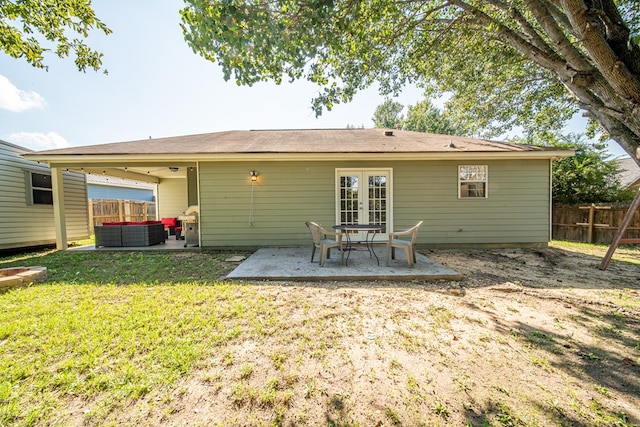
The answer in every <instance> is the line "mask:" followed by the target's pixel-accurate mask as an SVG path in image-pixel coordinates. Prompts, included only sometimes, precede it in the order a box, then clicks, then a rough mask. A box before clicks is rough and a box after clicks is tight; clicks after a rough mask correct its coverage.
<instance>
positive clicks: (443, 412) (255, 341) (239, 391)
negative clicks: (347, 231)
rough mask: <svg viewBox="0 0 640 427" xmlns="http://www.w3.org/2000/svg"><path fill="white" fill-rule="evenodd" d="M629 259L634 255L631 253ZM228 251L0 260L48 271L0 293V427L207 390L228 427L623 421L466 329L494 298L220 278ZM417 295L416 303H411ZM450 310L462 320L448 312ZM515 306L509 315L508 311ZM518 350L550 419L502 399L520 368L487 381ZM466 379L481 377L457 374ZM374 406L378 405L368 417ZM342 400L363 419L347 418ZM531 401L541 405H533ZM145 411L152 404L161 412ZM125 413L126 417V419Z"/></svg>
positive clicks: (105, 419)
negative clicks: (376, 330) (376, 327)
mask: <svg viewBox="0 0 640 427" xmlns="http://www.w3.org/2000/svg"><path fill="white" fill-rule="evenodd" d="M555 245H558V243H555ZM567 250H572V251H573V250H576V251H578V250H580V248H579V247H574V246H567ZM597 250H599V251H602V248H599V249H597ZM632 253H633V254H635V255H634V257H635V258H636V260H637V254H638V252H637V251H632ZM234 254H236V253H233V254H232V253H220V252H207V251H202V252H70V251H67V252H57V251H43V252H37V253H32V254H24V255H15V256H10V257H5V258H0V268H7V267H16V266H31V265H42V266H45V267H47V268H48V280H47V282H46V283H42V284H38V285H35V286H28V287H24V288H19V289H16V290H13V291H10V292H6V293H4V294H0V426H2V427H4V426H45V425H46V426H49V425H53V426H58V425H65V426H66V425H100V426H102V425H123V424H130V425H138V424H139V422H140V420H144V419H145V416H144V411H143V410H142V409H140V407H139V405H146V406H145V407H146V408H147V410H148V411H149V413H153V414H155V417H156V418H154V419H153V420H151V421H148V422H147V423H148V425H153V424H154V423H155V422H159V423H163V422H164V423H168V424H167V425H173V422H172V421H171V418H170V416H171V415H172V414H175V413H176V412H177V411H182V413H184V412H186V413H188V412H189V410H190V408H191V407H190V406H187V408H186V409H185V405H187V404H186V403H183V399H184V400H186V401H188V393H187V391H188V390H191V389H190V388H189V387H187V386H185V385H184V384H185V383H184V381H187V382H189V381H192V382H195V383H197V384H200V386H206V387H208V389H207V390H208V391H207V392H206V393H205V395H213V396H217V398H218V399H220V401H221V402H222V401H224V402H225V405H226V406H225V407H226V408H227V410H228V411H229V412H227V413H225V414H226V415H225V417H226V418H224V419H225V420H226V421H227V422H228V423H230V424H233V425H288V424H287V423H291V424H305V420H306V421H307V422H308V421H309V419H311V420H315V421H316V422H317V421H318V420H325V421H326V423H324V424H325V425H345V426H346V425H351V426H354V425H374V424H375V422H374V420H379V419H383V420H384V423H383V424H379V425H400V424H402V423H403V422H404V424H408V425H415V424H414V422H416V423H417V422H418V421H416V420H422V419H424V417H425V414H428V416H429V417H430V418H429V419H430V420H431V423H430V424H429V425H443V426H444V425H448V424H449V423H450V422H453V420H454V419H455V420H457V421H460V420H464V419H465V417H466V419H467V420H470V419H474V418H473V417H472V415H473V411H476V412H478V413H480V412H479V410H478V409H477V408H479V407H481V408H482V410H483V411H484V415H482V416H481V417H483V418H477V419H479V420H480V421H478V423H475V422H474V423H471V422H469V421H467V423H468V425H483V426H485V425H486V426H490V425H495V426H500V425H504V426H507V425H531V426H535V425H558V426H560V425H570V424H571V423H570V420H572V419H573V418H572V417H575V419H576V420H582V421H580V422H583V421H584V420H586V421H584V422H586V423H587V424H581V425H589V420H590V421H593V422H598V423H599V425H611V426H614V425H615V426H618V425H619V426H631V425H633V424H628V423H627V422H626V421H625V420H626V418H624V417H623V416H624V414H622V415H618V414H616V413H615V411H614V409H611V408H614V406H612V405H614V404H615V400H614V399H613V398H612V397H610V395H611V393H613V391H611V390H610V389H609V388H607V387H606V386H604V385H600V384H596V385H595V386H594V385H593V380H589V379H588V378H587V379H586V380H584V382H580V383H577V382H574V381H573V380H570V378H571V377H570V376H565V375H564V374H563V375H559V374H558V373H559V372H561V369H560V368H554V367H552V366H551V365H550V362H549V361H548V359H549V358H550V357H551V356H549V355H548V354H546V353H538V352H541V351H542V350H539V349H537V348H535V349H532V348H531V346H530V344H529V343H528V342H526V341H524V340H520V339H518V334H516V333H514V331H513V330H509V329H505V330H503V331H495V330H493V329H491V328H490V326H491V324H490V322H488V321H487V320H479V319H480V316H481V315H482V311H478V308H479V307H480V308H481V307H484V306H485V304H487V305H486V307H489V309H491V306H492V305H491V304H493V303H494V302H495V301H494V302H491V301H489V302H486V300H484V299H483V297H482V298H481V297H477V299H475V300H474V299H473V298H476V297H474V296H473V295H470V296H468V297H467V299H466V300H463V299H459V298H457V297H451V296H450V295H449V296H447V295H444V296H442V295H440V293H438V292H437V288H438V286H435V289H436V291H435V292H434V290H433V289H434V288H429V289H428V288H426V287H425V288H420V287H418V288H416V289H414V288H412V287H411V286H398V287H388V288H385V289H380V290H376V289H374V288H371V289H367V284H358V285H357V288H353V289H350V288H349V287H345V288H342V289H341V288H338V291H335V290H334V289H335V287H331V286H325V287H322V288H320V287H319V288H317V289H314V288H313V287H311V286H306V287H305V286H279V285H277V284H276V285H272V286H258V285H255V284H241V283H240V284H238V283H236V284H231V283H225V282H224V280H222V278H223V277H224V275H225V274H226V273H228V272H229V271H231V270H232V269H233V268H235V266H236V264H235V263H231V262H226V261H225V259H226V258H228V257H229V256H230V255H234ZM243 255H248V253H244V254H243ZM416 292H417V293H416ZM633 292H635V291H630V290H626V291H624V293H625V295H627V294H628V297H629V298H634V296H635V295H637V293H635V294H634V293H633ZM479 295H480V294H479ZM611 295H613V294H611ZM508 297H509V298H510V299H511V298H512V297H511V296H510V295H509V296H508ZM394 298H398V301H395V302H394ZM607 298H609V297H608V296H607ZM417 299H422V300H423V301H424V302H422V303H421V304H422V305H421V306H416V307H414V308H410V307H409V306H410V305H411V304H414V303H415V304H417V303H418V302H419V301H417ZM464 301H468V302H467V303H466V304H465V303H464ZM513 304H516V302H514V303H513ZM523 304H524V302H523ZM531 304H534V303H531ZM422 307H425V308H424V309H422ZM463 309H465V310H474V311H471V312H470V313H472V314H466V315H463V314H461V313H462V311H461V310H463ZM522 309H523V308H522V307H520V308H515V307H511V306H510V308H509V310H510V311H511V312H512V313H511V314H513V312H517V310H522ZM563 310H565V311H566V309H564V308H563ZM569 315H571V316H569ZM558 316H564V317H562V318H563V319H564V320H563V321H565V322H575V321H576V320H575V319H582V318H581V317H578V316H577V315H575V314H573V313H566V314H565V315H560V314H559V315H558ZM565 317H566V319H565ZM599 318H600V317H598V319H599ZM616 319H618V318H617V317H616ZM580 321H581V320H580ZM617 321H618V320H617ZM371 322H382V324H384V325H387V326H388V328H382V329H380V330H381V331H386V332H385V333H386V334H387V335H388V336H389V337H388V338H384V339H383V338H382V337H375V336H374V338H373V341H372V340H371V338H370V337H369V335H370V334H369V333H368V332H369V331H370V330H369V328H370V323H371ZM558 322H560V321H559V320H558ZM621 322H622V320H620V321H619V322H618V323H620V324H623V323H624V322H622V323H621ZM618 323H616V325H617V324H618ZM454 325H455V326H454ZM471 327H473V328H482V331H483V332H481V333H480V332H479V333H478V335H477V339H475V340H474V341H473V342H471V341H470V342H469V343H468V344H466V341H465V346H467V345H468V346H469V347H468V348H466V347H460V348H458V349H456V348H454V347H453V344H452V343H459V344H455V345H462V341H463V340H464V338H465V335H464V333H463V335H462V336H461V337H462V338H460V339H458V337H457V336H456V337H454V338H453V339H454V340H456V341H451V340H452V338H451V337H452V334H454V333H455V334H460V332H454V331H456V330H458V331H461V330H467V329H468V332H467V333H466V335H467V336H468V337H470V336H471V329H470V328H471ZM612 330H613V329H612ZM618 330H619V328H618V329H615V330H613V332H616V334H618V333H619V332H618ZM606 332H607V333H608V334H609V335H611V334H613V332H611V331H609V329H607V331H606ZM609 335H608V336H609ZM531 336H534V335H531ZM537 336H538V335H535V336H534V337H537ZM540 336H544V337H547V336H549V335H548V334H542V335H540ZM363 337H364V338H363ZM616 337H617V335H616ZM622 339H624V340H626V341H624V340H623V341H624V345H625V346H626V347H625V348H631V349H632V350H629V351H631V352H633V351H636V350H638V349H640V347H639V346H638V344H637V342H636V341H633V339H634V336H633V335H629V336H627V335H624V336H622ZM627 341H628V342H627ZM489 343H492V344H491V345H490V346H489V345H488V344H489ZM502 344H505V345H503V346H502V347H500V353H495V354H494V353H493V351H494V347H496V346H500V345H502ZM375 346H378V347H375ZM516 346H517V347H516ZM634 346H636V347H635V350H634ZM375 348H379V349H378V350H373V349H375ZM514 348H516V350H514ZM251 349H254V350H253V352H252V350H251ZM543 350H544V349H543ZM561 350H562V348H561ZM354 351H355V353H354ZM534 351H535V352H536V353H534ZM459 352H463V353H465V352H468V353H469V356H468V357H469V361H465V362H464V364H462V363H461V362H460V359H459V354H458V353H459ZM505 352H507V353H505ZM509 352H512V353H509ZM525 353H526V354H529V353H531V356H530V357H531V360H534V361H536V363H528V364H525V365H526V369H528V370H529V371H530V373H529V375H531V376H533V377H536V376H539V378H541V379H540V381H542V378H544V377H548V376H550V372H554V375H557V377H558V378H560V379H562V380H563V381H566V384H565V385H564V386H563V387H564V388H562V387H561V388H558V389H557V391H555V389H554V388H553V387H547V388H545V389H544V390H545V391H544V393H547V392H549V393H556V394H554V395H553V396H554V397H553V398H550V399H551V400H549V402H553V405H552V407H553V408H559V409H552V410H551V412H550V413H546V412H545V411H547V409H543V408H541V407H540V408H538V407H537V406H536V405H532V404H529V403H526V399H534V398H535V397H536V395H539V394H540V393H542V392H541V391H539V390H538V391H536V390H537V389H535V388H534V389H532V391H531V396H529V394H528V393H529V392H528V391H522V392H521V393H522V394H518V393H514V392H513V391H509V390H510V389H517V388H518V387H522V390H527V389H528V388H530V387H529V386H528V382H527V381H524V383H523V384H522V385H517V383H515V382H513V379H514V378H517V377H518V375H520V374H518V375H516V376H503V377H502V378H495V379H494V378H492V377H491V376H490V375H491V369H497V368H504V366H503V365H504V363H505V360H507V361H508V360H510V359H511V360H514V361H519V360H520V358H521V357H522V356H523V355H524V354H525ZM561 353H562V351H561ZM568 353H569V355H572V354H573V353H574V352H573V351H571V352H568ZM505 354H508V356H505ZM589 354H591V353H589ZM594 354H595V353H594ZM543 356H544V357H543ZM552 356H553V357H555V356H556V354H553V355H552ZM596 356H597V355H596ZM596 356H594V357H596ZM527 357H529V356H527ZM572 357H573V356H572ZM598 357H600V358H601V359H603V357H602V356H598ZM360 359H362V360H364V362H362V363H364V366H367V365H370V366H369V367H367V368H366V369H365V370H363V371H361V370H358V369H352V368H353V366H359V365H357V364H356V362H352V361H353V360H360ZM426 360H428V361H429V363H426V364H424V365H423V362H424V361H426ZM638 360H640V359H638ZM540 361H542V362H544V363H542V362H540ZM520 362H521V360H520ZM597 362H599V360H596V359H593V360H592V361H591V363H597ZM358 363H360V362H358ZM487 363H489V364H490V366H489V367H486V366H484V365H485V364H487ZM507 363H509V362H507ZM632 363H636V362H633V361H632ZM474 369H475V370H477V375H489V377H488V378H491V379H486V378H485V379H481V378H474V377H473V376H471V377H469V376H468V375H469V374H468V373H470V372H474V371H473V370H474ZM509 369H511V368H509ZM514 369H515V370H517V371H519V370H521V369H524V368H523V366H516V367H514ZM514 372H515V371H514ZM320 373H322V375H320ZM332 375H335V376H336V377H333V376H332ZM194 376H195V377H194ZM194 378H196V379H197V381H195V380H194ZM333 378H336V379H333ZM451 378H453V379H454V382H453V383H452V382H451V381H450V379H451ZM554 378H555V377H554ZM432 381H433V382H434V383H433V384H434V386H433V390H431V389H430V387H431V386H430V384H431V382H432ZM437 381H442V383H438V382H437ZM488 381H495V384H497V385H495V384H494V385H493V386H492V387H493V388H490V389H489V390H490V392H491V395H489V396H483V395H480V394H478V395H476V397H475V400H474V399H472V398H470V397H469V396H471V395H472V393H473V392H474V390H476V389H478V388H480V387H481V386H483V385H484V384H486V383H487V382H488ZM362 382H364V386H363V385H361V383H362ZM435 384H439V385H438V386H435ZM447 387H449V388H451V389H450V390H447V389H446V388H447ZM538 387H540V383H538ZM594 387H595V388H594ZM333 388H335V390H333ZM369 388H371V389H372V391H371V393H374V394H373V395H374V396H378V397H375V398H374V397H371V399H372V401H371V402H369V401H366V400H363V399H360V398H358V397H357V396H356V395H355V393H356V391H354V390H356V389H360V390H368V389H369ZM547 389H548V390H547ZM495 390H498V391H499V392H498V393H496V392H495ZM504 390H506V391H504ZM583 390H588V392H589V393H591V396H596V397H598V396H599V397H598V400H597V401H596V403H597V406H593V405H595V403H592V402H593V401H594V399H593V397H589V396H582V394H581V393H583ZM461 392H462V393H461ZM616 392H617V391H616ZM375 393H378V394H375ZM519 393H520V392H519ZM183 395H186V396H187V397H183ZM221 396H224V398H222V397H221ZM465 396H467V397H465ZM566 396H571V397H570V398H567V397H566ZM619 396H623V395H619ZM563 397H564V398H563ZM461 398H462V399H463V400H461V401H459V399H461ZM293 399H295V402H296V403H295V404H294V403H293ZM393 399H395V400H393ZM464 399H466V400H464ZM557 399H559V400H557ZM373 400H377V401H384V402H386V403H385V404H384V405H385V406H383V407H380V408H376V406H375V405H374V404H373ZM602 401H604V403H602ZM506 402H508V404H507V403H506ZM349 404H352V408H363V409H349V407H350V406H349ZM541 404H543V406H544V407H545V408H546V407H547V404H548V402H541ZM154 405H155V406H156V407H157V408H162V409H159V411H160V415H158V414H157V412H158V411H154V408H153V406H154ZM358 405H359V406H358ZM509 405H511V406H509ZM589 405H591V406H593V407H591V406H589ZM607 405H608V406H607ZM520 406H523V407H524V409H522V408H520ZM194 407H196V406H195V404H194ZM212 407H214V408H215V407H222V405H218V406H216V405H213V406H212ZM605 407H606V408H609V409H604V408H605ZM372 408H373V409H372ZM460 408H462V409H460ZM556 410H557V411H558V412H557V413H556V412H554V411H556ZM359 411H364V412H359ZM366 411H371V412H370V413H369V412H366ZM129 413H136V414H138V415H137V416H138V418H135V417H133V416H132V417H133V418H131V419H129V418H127V417H128V416H129V415H128V414H129ZM141 414H142V415H141ZM217 416H221V415H220V414H212V415H210V418H209V419H210V420H211V421H212V422H213V421H215V419H216V417H217ZM233 417H237V418H233ZM307 417H311V418H307ZM454 417H458V418H454ZM478 417H480V416H478ZM181 419H182V420H184V418H181ZM357 419H366V420H368V421H367V422H360V423H357V422H355V421H354V420H357ZM123 420H124V421H123ZM230 420H231V421H230ZM505 420H506V421H505ZM527 420H529V421H527ZM550 420H553V423H552V424H548V422H551V421H550ZM603 420H604V421H603ZM369 421H371V422H373V423H374V424H369Z"/></svg>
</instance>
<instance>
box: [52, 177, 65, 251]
mask: <svg viewBox="0 0 640 427" xmlns="http://www.w3.org/2000/svg"><path fill="white" fill-rule="evenodd" d="M51 189H52V191H53V220H54V222H55V226H56V249H58V250H60V251H64V250H65V249H67V222H66V219H65V215H64V212H65V209H64V183H63V177H62V169H60V168H57V167H52V168H51Z"/></svg>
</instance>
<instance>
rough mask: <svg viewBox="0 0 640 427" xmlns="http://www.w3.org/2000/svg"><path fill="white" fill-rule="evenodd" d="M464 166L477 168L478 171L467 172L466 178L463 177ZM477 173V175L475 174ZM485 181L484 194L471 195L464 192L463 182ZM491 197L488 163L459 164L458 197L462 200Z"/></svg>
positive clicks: (476, 182)
mask: <svg viewBox="0 0 640 427" xmlns="http://www.w3.org/2000/svg"><path fill="white" fill-rule="evenodd" d="M464 168H475V169H476V172H475V173H473V172H471V173H470V174H469V173H467V175H471V176H467V177H466V178H463V176H462V174H463V169H464ZM473 175H475V177H474V176H473ZM478 183H484V195H482V196H469V195H464V194H463V192H462V186H463V184H478ZM487 198H489V166H488V165H458V199H461V200H477V199H487Z"/></svg>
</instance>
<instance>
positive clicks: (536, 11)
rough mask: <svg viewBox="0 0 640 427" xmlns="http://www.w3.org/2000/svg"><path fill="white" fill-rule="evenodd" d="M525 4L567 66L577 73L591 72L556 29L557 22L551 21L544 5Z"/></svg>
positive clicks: (536, 1) (530, 1)
mask: <svg viewBox="0 0 640 427" xmlns="http://www.w3.org/2000/svg"><path fill="white" fill-rule="evenodd" d="M526 3H527V5H528V6H529V10H531V12H532V13H533V15H534V16H535V18H536V20H537V21H538V23H539V24H540V25H541V26H542V28H543V29H544V31H545V32H546V34H547V36H549V38H550V39H551V42H552V43H553V44H554V45H555V47H556V49H557V50H558V51H559V52H560V53H561V54H562V56H563V57H564V58H565V59H566V60H567V63H568V65H569V66H570V67H571V68H573V69H574V70H576V71H579V72H590V71H593V67H592V66H591V65H590V64H589V62H588V61H586V60H585V58H584V57H583V56H582V54H581V53H580V52H579V51H578V49H576V48H574V47H573V45H572V44H571V42H570V41H569V40H568V39H567V37H566V36H565V34H564V33H563V32H562V30H561V29H560V28H559V27H558V25H557V22H556V21H554V20H553V18H552V15H551V13H550V12H549V10H548V9H547V8H546V7H545V5H544V3H543V2H542V1H540V0H526Z"/></svg>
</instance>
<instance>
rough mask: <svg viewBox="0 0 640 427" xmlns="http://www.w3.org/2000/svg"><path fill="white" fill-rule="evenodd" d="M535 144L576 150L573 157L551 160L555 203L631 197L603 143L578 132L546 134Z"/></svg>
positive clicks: (595, 201) (606, 200)
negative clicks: (591, 140)
mask: <svg viewBox="0 0 640 427" xmlns="http://www.w3.org/2000/svg"><path fill="white" fill-rule="evenodd" d="M529 142H532V141H529ZM536 145H545V146H552V147H558V148H562V149H572V150H575V152H576V154H575V156H573V157H565V158H562V159H559V160H554V162H553V166H552V170H553V188H552V190H553V202H554V203H567V204H577V203H610V202H620V201H628V200H631V199H633V196H634V194H635V193H634V192H633V191H631V190H628V189H625V188H623V187H622V184H621V182H620V172H621V168H620V164H619V163H618V162H616V161H613V160H612V159H611V156H610V155H609V154H608V153H607V151H606V145H605V144H603V143H601V142H594V143H591V142H589V141H587V140H586V139H585V137H584V135H580V134H569V135H559V134H556V135H550V134H549V135H546V138H545V140H544V141H538V144H536Z"/></svg>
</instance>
